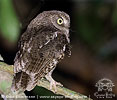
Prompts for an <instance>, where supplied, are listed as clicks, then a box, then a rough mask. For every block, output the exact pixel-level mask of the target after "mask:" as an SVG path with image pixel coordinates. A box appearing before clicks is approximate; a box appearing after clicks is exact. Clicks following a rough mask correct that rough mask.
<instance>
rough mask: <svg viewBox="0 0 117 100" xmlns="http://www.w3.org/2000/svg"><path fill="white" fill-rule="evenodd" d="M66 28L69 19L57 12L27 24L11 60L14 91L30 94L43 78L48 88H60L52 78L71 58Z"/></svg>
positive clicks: (47, 13) (41, 15) (39, 16)
mask: <svg viewBox="0 0 117 100" xmlns="http://www.w3.org/2000/svg"><path fill="white" fill-rule="evenodd" d="M69 27H70V17H69V15H68V14H66V13H65V12H63V11H56V10H52V11H44V12H42V13H40V14H39V15H38V16H37V17H36V18H35V19H33V20H32V21H31V22H30V24H29V25H28V27H27V29H26V31H25V32H24V33H23V34H22V36H21V38H20V41H19V44H18V47H19V51H18V52H17V54H16V57H15V59H14V79H13V83H12V88H11V89H12V90H13V91H17V90H19V89H22V90H23V91H25V90H27V91H31V90H32V89H33V88H34V87H35V86H36V85H37V82H38V80H41V79H42V78H44V77H45V78H46V79H47V80H48V81H49V82H50V88H52V87H56V85H57V84H59V83H57V82H56V81H55V80H54V79H53V78H52V76H51V75H52V72H53V70H54V69H55V67H56V65H57V63H59V62H60V61H61V59H63V58H64V55H65V54H66V55H70V54H71V51H70V39H69Z"/></svg>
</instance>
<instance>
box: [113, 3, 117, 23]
mask: <svg viewBox="0 0 117 100" xmlns="http://www.w3.org/2000/svg"><path fill="white" fill-rule="evenodd" d="M112 22H113V25H117V3H116V4H115V9H114V11H113V15H112Z"/></svg>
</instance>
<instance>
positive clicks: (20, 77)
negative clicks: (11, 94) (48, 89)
mask: <svg viewBox="0 0 117 100" xmlns="http://www.w3.org/2000/svg"><path fill="white" fill-rule="evenodd" d="M37 82H38V75H36V74H34V75H28V74H27V73H26V72H23V71H21V72H18V73H16V74H15V76H14V79H13V82H12V87H11V89H12V90H13V91H18V90H19V89H22V90H23V91H25V90H27V91H31V90H32V89H33V88H34V87H35V86H36V85H37Z"/></svg>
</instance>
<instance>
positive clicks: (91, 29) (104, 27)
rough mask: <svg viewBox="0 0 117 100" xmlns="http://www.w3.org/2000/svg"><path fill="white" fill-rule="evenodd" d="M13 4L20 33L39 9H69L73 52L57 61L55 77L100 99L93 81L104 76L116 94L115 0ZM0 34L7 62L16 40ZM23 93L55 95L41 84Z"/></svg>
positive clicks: (25, 0)
mask: <svg viewBox="0 0 117 100" xmlns="http://www.w3.org/2000/svg"><path fill="white" fill-rule="evenodd" d="M13 5H14V8H15V11H16V14H17V16H18V19H19V21H20V22H21V24H22V27H21V31H20V33H21V34H22V33H23V32H24V31H25V29H26V27H27V25H28V24H29V23H30V21H31V20H32V19H33V18H34V17H36V16H37V15H38V14H39V13H41V12H42V11H46V10H61V11H65V12H66V13H68V14H69V15H70V18H71V27H70V39H71V45H72V55H71V57H65V59H64V60H62V61H61V62H60V63H59V64H58V65H57V68H56V69H55V71H54V73H53V77H54V79H55V80H57V81H59V82H61V83H62V84H63V85H64V86H65V87H66V88H69V89H71V90H73V91H76V92H79V93H81V94H84V95H87V96H90V97H91V98H93V99H94V100H102V99H97V98H96V97H95V96H94V93H95V92H97V91H98V90H97V89H98V88H97V87H95V84H96V83H97V82H98V81H99V80H100V79H103V78H107V79H110V80H111V81H112V82H113V83H114V85H115V86H114V87H113V88H112V89H113V90H112V92H113V93H114V94H115V95H116V96H117V78H116V76H117V2H116V0H13ZM21 34H20V35H21ZM0 38H1V43H0V54H1V55H2V56H3V58H4V60H5V62H6V63H8V64H13V63H14V62H13V60H14V57H15V54H16V52H17V42H15V43H10V42H8V40H6V39H4V38H3V37H2V35H1V37H0ZM25 93H26V95H40V96H42V95H45V96H46V95H54V94H53V93H52V92H50V91H47V90H46V89H44V88H40V87H36V88H35V89H34V90H32V91H30V92H27V91H26V92H25ZM40 100H41V99H40ZM43 100H44V99H43ZM45 100H46V99H45ZM50 100H52V99H50ZM53 100H54V99H53ZM66 100H68V99H66ZM103 100H117V98H114V97H113V98H111V99H107V98H104V99H103Z"/></svg>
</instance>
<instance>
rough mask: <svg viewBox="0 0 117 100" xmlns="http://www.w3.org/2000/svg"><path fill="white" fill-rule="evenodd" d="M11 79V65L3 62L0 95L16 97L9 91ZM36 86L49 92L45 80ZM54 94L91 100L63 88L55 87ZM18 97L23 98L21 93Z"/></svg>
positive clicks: (79, 99) (0, 74)
mask: <svg viewBox="0 0 117 100" xmlns="http://www.w3.org/2000/svg"><path fill="white" fill-rule="evenodd" d="M5 76H7V77H5ZM12 79H13V65H7V64H6V63H4V62H0V94H4V95H9V94H10V95H16V94H12V91H11V89H10V88H11V84H12ZM38 86H41V87H44V88H46V89H48V90H50V88H49V87H50V83H49V82H48V81H47V80H46V79H45V78H43V79H42V80H39V81H38ZM50 91H54V90H50ZM55 94H59V95H63V96H64V97H65V98H70V99H72V100H92V99H90V98H88V97H87V96H84V95H82V94H80V93H76V92H74V91H72V90H69V89H67V88H64V87H63V86H57V91H56V93H55ZM18 95H19V93H18ZM20 95H21V96H22V95H23V96H25V94H24V93H22V92H21V93H20ZM23 100H24V99H23Z"/></svg>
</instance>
